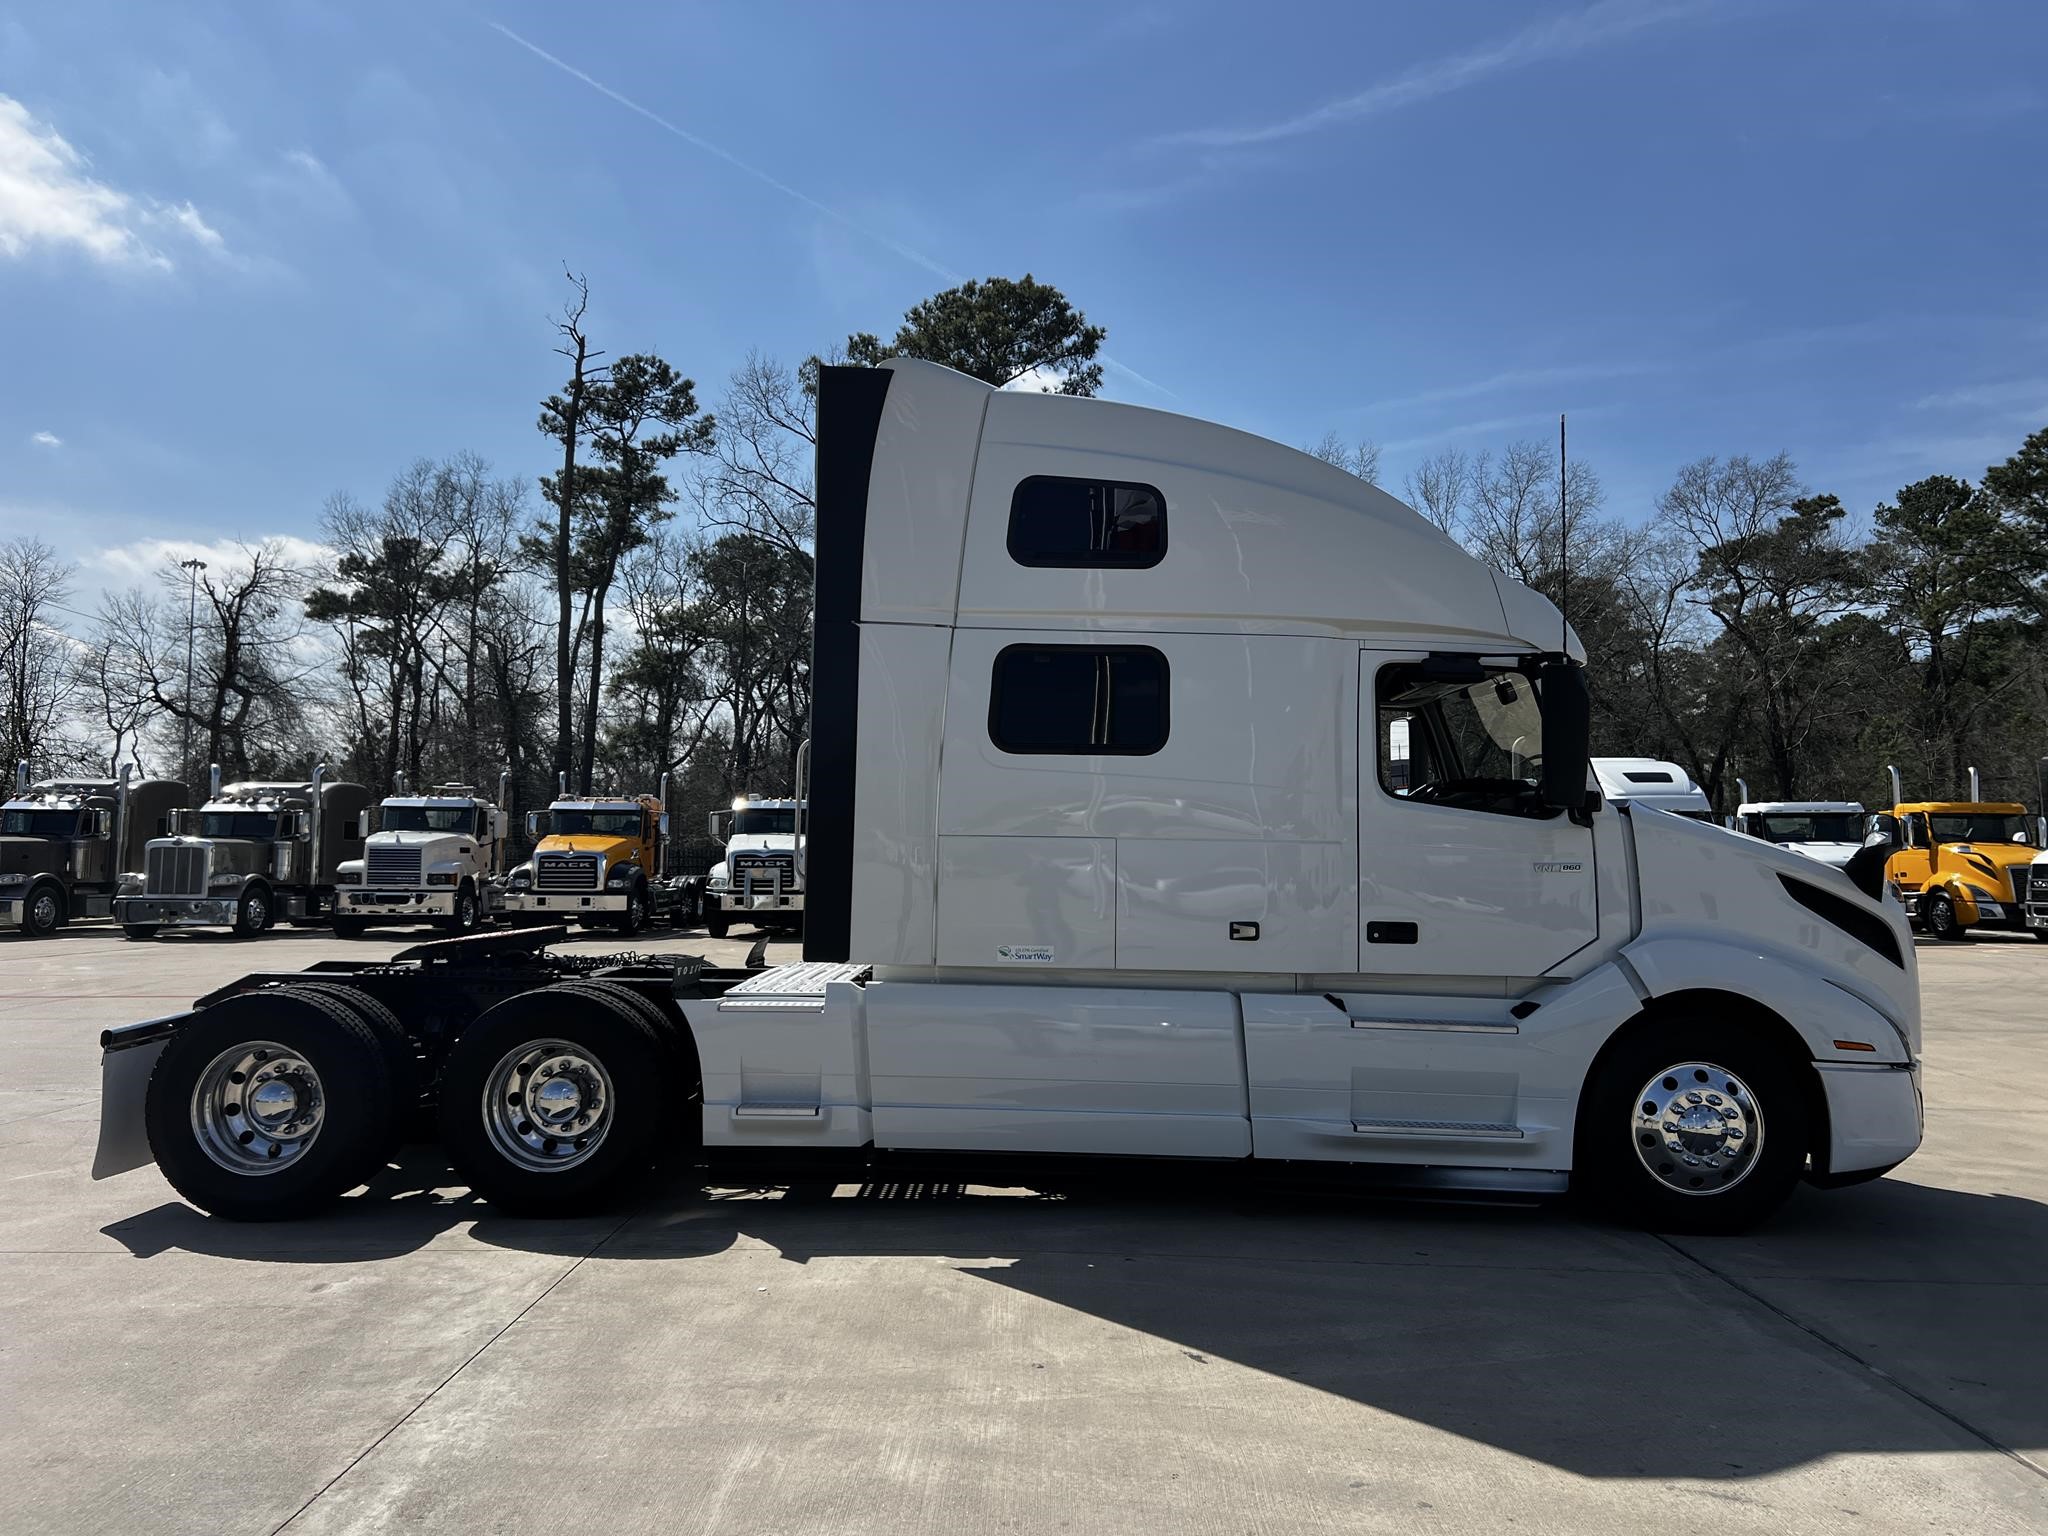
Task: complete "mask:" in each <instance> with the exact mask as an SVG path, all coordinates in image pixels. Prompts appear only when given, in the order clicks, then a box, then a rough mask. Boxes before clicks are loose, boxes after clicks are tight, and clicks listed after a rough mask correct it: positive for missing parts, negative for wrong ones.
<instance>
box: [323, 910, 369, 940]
mask: <svg viewBox="0 0 2048 1536" xmlns="http://www.w3.org/2000/svg"><path fill="white" fill-rule="evenodd" d="M327 922H328V926H329V927H331V928H332V929H333V930H334V936H335V937H336V938H337V939H360V938H361V937H362V936H363V934H364V933H365V932H367V931H368V929H369V926H370V925H369V924H368V923H366V922H364V921H363V920H362V919H361V918H360V917H343V916H342V915H341V914H340V913H339V912H337V913H335V914H334V916H332V917H330V918H329V919H328V920H327Z"/></svg>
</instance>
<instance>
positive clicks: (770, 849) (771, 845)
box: [725, 832, 796, 859]
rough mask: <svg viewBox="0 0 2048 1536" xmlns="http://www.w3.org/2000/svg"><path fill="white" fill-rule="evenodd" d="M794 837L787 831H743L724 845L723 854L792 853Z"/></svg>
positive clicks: (794, 850)
mask: <svg viewBox="0 0 2048 1536" xmlns="http://www.w3.org/2000/svg"><path fill="white" fill-rule="evenodd" d="M794 852H796V838H795V836H794V835H793V834H791V833H788V832H743V833H740V834H738V835H737V836H735V837H734V838H733V839H732V841H730V842H729V843H727V844H726V845H725V856H726V858H727V859H730V858H731V857H732V856H733V855H734V854H736V853H794Z"/></svg>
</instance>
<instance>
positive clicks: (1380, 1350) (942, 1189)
mask: <svg viewBox="0 0 2048 1536" xmlns="http://www.w3.org/2000/svg"><path fill="white" fill-rule="evenodd" d="M438 1178H445V1169H442V1168H440V1167H439V1166H438V1165H437V1164H435V1163H434V1161H433V1160H432V1159H431V1158H426V1159H423V1160H422V1162H421V1163H420V1164H418V1165H401V1166H400V1167H399V1168H396V1169H394V1170H392V1172H391V1174H390V1175H389V1176H388V1177H387V1178H386V1179H383V1180H380V1181H379V1182H378V1184H377V1185H373V1186H372V1187H371V1189H370V1190H369V1191H367V1192H366V1193H365V1194H364V1195H361V1196H358V1197H357V1198H355V1199H353V1200H350V1201H346V1202H344V1204H343V1207H342V1208H341V1209H340V1210H339V1211H337V1212H336V1213H334V1214H332V1215H329V1216H326V1217H323V1218H320V1219H317V1220H313V1221H305V1222H295V1223H289V1224H282V1225H278V1226H253V1227H252V1226H238V1225H235V1224H232V1223H225V1222H217V1221H214V1220H211V1219H210V1218H207V1217H204V1216H201V1215H199V1214H198V1213H197V1212H194V1211H192V1210H190V1209H188V1208H186V1207H184V1206H181V1205H175V1204H167V1205H163V1206H159V1207H157V1208H156V1209H155V1210H152V1211H148V1212H144V1213H142V1214H141V1215H138V1216H136V1217H133V1218H130V1219H128V1220H125V1221H121V1222H117V1223H114V1224H113V1225H111V1226H109V1227H107V1228H106V1229H105V1231H106V1233H107V1235H109V1236H111V1237H114V1238H116V1239H118V1240H119V1241H120V1242H122V1243H123V1244H125V1245H126V1246H127V1247H128V1248H129V1249H130V1251H131V1252H133V1253H135V1254H136V1255H137V1256H138V1257H147V1256H150V1255H153V1254H155V1253H159V1252H162V1251H164V1250H166V1249H173V1248H176V1249H183V1250H187V1251H191V1252H196V1253H202V1254H211V1255H215V1256H218V1257H222V1258H230V1259H244V1260H252V1261H265V1262H273V1263H276V1262H285V1263H293V1262H302V1263H352V1262H362V1261H366V1260H369V1261H374V1260H381V1259H387V1258H395V1257H398V1256H400V1255H403V1254H406V1253H410V1252H413V1251H416V1250H418V1249H421V1248H424V1247H427V1246H429V1245H433V1244H437V1243H465V1242H480V1243H485V1244H490V1245H494V1246H499V1247H503V1248H506V1249H511V1250H517V1251H520V1252H527V1253H541V1254H551V1255H558V1256H561V1257H564V1258H572V1259H581V1258H588V1257H595V1258H598V1259H601V1260H603V1261H606V1262H611V1261H618V1260H637V1261H644V1262H649V1263H661V1262H669V1263H682V1264H689V1263H690V1262H692V1261H698V1260H708V1259H711V1258H713V1257H715V1256H718V1255H723V1254H728V1253H734V1252H738V1251H741V1250H746V1249H755V1250H767V1251H771V1252H772V1253H774V1254H775V1255H778V1256H779V1257H780V1258H781V1259H782V1260H785V1261H787V1262H790V1263H794V1264H801V1265H808V1264H811V1263H813V1262H819V1261H825V1262H830V1261H837V1260H862V1259H870V1258H887V1257H899V1256H908V1257H931V1258H944V1259H946V1260H948V1261H949V1262H950V1263H951V1264H952V1265H953V1268H954V1270H955V1272H956V1273H957V1274H958V1275H959V1276H961V1277H962V1278H963V1279H968V1278H971V1279H972V1280H973V1281H974V1282H975V1283H977V1284H987V1285H995V1286H1001V1287H1004V1288H1006V1289H1008V1290H1010V1291H1012V1292H1015V1293H1018V1295H1019V1296H1026V1297H1033V1298H1037V1299H1038V1300H1040V1301H1042V1302H1045V1303H1048V1304H1050V1305H1052V1306H1055V1307H1059V1308H1066V1309H1071V1310H1073V1311H1076V1312H1081V1313H1085V1314H1088V1315H1090V1316H1092V1317H1096V1318H1100V1319H1103V1320H1106V1321H1109V1322H1112V1323H1115V1324H1117V1325H1119V1326H1121V1327H1122V1328H1125V1329H1129V1330H1131V1331H1132V1332H1133V1334H1134V1335H1137V1336H1139V1337H1137V1338H1136V1339H1134V1340H1133V1341H1132V1347H1134V1348H1138V1349H1141V1350H1145V1349H1149V1348H1152V1347H1155V1346H1156V1347H1157V1348H1159V1349H1163V1350H1167V1351H1170V1352H1171V1354H1172V1355H1173V1356H1175V1357H1176V1358H1174V1359H1171V1360H1169V1361H1168V1362H1167V1364H1168V1366H1169V1367H1170V1369H1171V1370H1174V1371H1178V1370H1182V1369H1184V1370H1186V1371H1188V1372H1204V1371H1213V1370H1217V1369H1224V1370H1228V1369H1230V1368H1232V1367H1238V1368H1250V1369H1252V1370H1255V1371H1257V1372H1260V1373H1263V1374H1264V1375H1266V1376H1268V1377H1278V1378H1284V1379H1286V1380H1290V1381H1293V1382H1297V1383H1300V1384H1301V1385H1303V1386H1306V1387H1310V1388H1314V1389H1316V1390H1318V1391H1320V1392H1325V1393H1332V1394H1336V1395H1338V1396H1340V1397H1343V1398H1347V1399H1350V1400H1352V1401H1354V1402H1356V1403H1359V1404H1362V1405H1365V1406H1367V1407H1369V1408H1372V1409H1376V1410H1379V1411H1383V1412H1386V1413H1391V1414H1396V1415H1399V1416H1400V1417H1402V1418H1405V1419H1410V1420H1414V1421H1417V1422H1420V1423H1424V1424H1428V1425H1432V1426H1435V1427H1437V1428H1439V1429H1443V1430H1447V1431H1450V1432H1451V1433H1454V1434H1457V1435H1460V1436H1463V1437H1465V1438H1468V1439H1471V1440H1475V1441H1479V1442H1482V1443H1485V1444H1487V1445H1491V1446H1496V1447H1499V1448H1501V1449H1503V1450H1507V1451H1510V1452H1512V1453H1514V1454H1516V1455H1520V1456H1526V1457H1530V1458H1533V1459H1536V1460H1539V1461H1542V1462H1546V1463H1549V1464H1551V1465H1553V1466H1556V1467H1559V1468H1562V1469H1565V1470H1567V1471H1571V1472H1574V1473H1578V1474H1580V1475H1582V1476H1587V1477H1598V1478H1618V1477H1667V1478H1670V1477H1680V1478H1698V1479H1710V1480H1711V1479H1740V1478H1748V1477H1754V1476H1758V1475H1761V1474H1764V1473H1768V1472H1772V1471H1776V1470H1780V1469H1783V1468H1786V1467H1791V1466H1796V1465H1800V1464H1804V1463H1809V1462H1814V1461H1819V1460H1822V1459H1825V1458H1827V1457H1830V1456H1837V1455H1842V1454H1845V1453H1892V1452H1900V1453H1916V1452H1919V1453H1933V1452H1954V1451H1976V1452H1982V1451H1985V1450H1987V1449H1991V1448H1998V1449H2004V1448H2007V1447H2017V1448H2020V1449H2021V1450H2025V1449H2027V1448H2030V1447H2031V1448H2035V1449H2038V1448H2039V1447H2041V1446H2042V1445H2044V1444H2048V1392H2043V1391H2042V1390H2041V1385H2040V1372H2039V1368H2038V1366H2039V1362H2038V1356H2037V1355H2036V1353H2035V1352H2033V1351H2032V1350H2031V1349H2030V1348H2028V1347H2024V1346H2022V1345H2021V1341H2023V1340H2025V1339H2028V1338H2035V1339H2038V1338H2039V1336H2040V1335H2039V1331H2038V1330H2039V1326H2040V1317H2041V1315H2042V1310H2043V1308H2042V1302H2043V1300H2044V1296H2048V1288H2044V1286H2043V1284H2042V1282H2041V1281H2040V1279H2039V1276H2040V1274H2041V1271H2042V1268H2043V1261H2044V1260H2048V1207H2044V1206H2043V1205H2042V1204H2040V1203H2038V1202H2036V1201H2033V1200H2028V1199H2023V1198H2018V1197H2013V1196H1995V1195H1994V1196H1980V1195H1971V1194H1965V1193H1960V1192H1957V1191H1951V1190H1943V1189H1935V1188H1929V1187H1926V1186H1921V1185H1915V1184H1909V1183H1904V1182H1900V1181H1896V1180H1885V1181H1882V1182H1880V1183H1877V1184H1873V1185H1870V1186H1867V1187H1864V1188H1860V1189H1854V1190H1846V1191H1837V1192H1834V1193H1832V1194H1828V1195H1824V1196H1816V1195H1810V1194H1806V1193H1802V1195H1801V1196H1800V1197H1798V1198H1796V1199H1795V1200H1794V1201H1793V1203H1792V1205H1791V1206H1790V1207H1788V1209H1787V1210H1786V1211H1785V1212H1784V1213H1783V1214H1782V1215H1781V1217H1780V1218H1779V1219H1778V1220H1777V1221H1776V1222H1775V1223H1773V1224H1772V1225H1771V1226H1770V1227H1768V1228H1767V1229H1765V1230H1763V1231H1761V1232H1758V1233H1754V1234H1751V1235H1749V1236H1746V1237H1741V1238H1714V1239H1705V1238H1682V1239H1662V1238H1654V1237H1648V1236H1645V1235H1643V1234H1640V1233H1635V1232H1627V1231H1620V1230H1615V1229H1610V1228H1605V1227H1601V1226H1597V1225H1593V1224H1589V1223H1586V1222H1583V1221H1580V1220H1578V1219H1576V1218H1574V1217H1573V1216H1572V1215H1570V1214H1569V1213H1568V1212H1566V1211H1565V1210H1563V1209H1560V1208H1558V1207H1554V1206H1552V1207H1534V1208H1507V1207H1499V1206H1471V1205H1439V1204H1422V1203H1412V1202H1402V1201H1387V1200H1372V1201H1361V1200H1359V1199H1356V1198H1351V1197H1343V1196H1329V1195H1324V1194H1314V1195H1303V1194H1300V1193H1288V1192H1284V1191H1274V1190H1272V1189H1270V1188H1264V1187H1257V1186H1251V1187H1242V1186H1241V1187H1236V1188H1230V1189H1225V1190H1223V1191H1222V1192H1218V1191H1217V1190H1215V1189H1214V1188H1204V1189H1201V1190H1197V1189H1195V1188H1194V1187H1193V1186H1192V1185H1187V1184H1183V1183H1181V1182H1179V1181H1176V1180H1164V1181H1162V1180H1160V1179H1157V1178H1154V1179H1151V1180H1149V1181H1148V1182H1146V1183H1145V1184H1143V1185H1139V1184H1136V1183H1131V1184H1124V1185H1116V1184H1090V1185H1087V1186H1085V1187H1083V1186H1078V1185H1069V1186H1064V1187H1049V1188H1047V1189H1045V1190H1033V1191H1020V1190H991V1189H983V1188H980V1187H969V1186H963V1185H951V1184H930V1183H924V1184H920V1183H898V1184H889V1183H875V1184H868V1185H862V1186H858V1187H857V1188H856V1187H855V1186H848V1185H840V1186H836V1187H835V1186H833V1185H831V1184H829V1183H818V1184H797V1185H789V1186H780V1187H778V1188H777V1189H775V1190H747V1189H733V1188H715V1189H710V1190H706V1189H702V1188H693V1187H688V1186H685V1185H681V1184H674V1183H672V1184H667V1185H664V1186H662V1187H658V1188H656V1189H655V1190H653V1191H652V1192H651V1193H649V1194H648V1195H647V1196H646V1198H645V1199H644V1201H643V1203H642V1204H641V1205H640V1206H639V1207H638V1208H637V1209H634V1210H633V1211H631V1212H621V1213H614V1214H612V1215H609V1216H593V1217H589V1218H581V1219H578V1220H574V1221H519V1220H512V1219H507V1218H502V1217H498V1216H495V1215H494V1214H493V1213H492V1212H491V1210H490V1208H489V1207H488V1206H485V1205H482V1204H481V1203H478V1202H475V1201H473V1200H468V1199H457V1200H451V1199H449V1198H447V1197H446V1196H445V1195H444V1194H441V1193H438V1192H436V1191H435V1190H434V1189H433V1188H432V1187H431V1185H432V1183H433V1181H434V1180H436V1179H438ZM465 1226H466V1227H467V1231H466V1232H460V1231H458V1229H460V1228H463V1227H465ZM586 1273H587V1272H586ZM578 1278H579V1279H581V1278H582V1277H581V1276H579V1277H578ZM687 1283H688V1279H687V1277H686V1276H679V1277H678V1285H679V1286H680V1285H683V1284H687ZM876 1283H878V1284H880V1283H885V1282H882V1281H877V1282H876ZM970 1304H971V1303H970ZM793 1322H794V1325H795V1326H799V1327H800V1326H802V1323H801V1320H800V1319H798V1320H793ZM790 1325H791V1324H789V1323H785V1324H784V1325H783V1326H790ZM691 1326H692V1324H691V1321H690V1318H689V1317H688V1315H686V1309H684V1312H683V1313H682V1314H679V1315H670V1314H661V1315H657V1316H653V1317H650V1319H649V1324H648V1327H649V1333H648V1336H647V1338H646V1339H645V1340H643V1342H644V1343H646V1344H648V1346H649V1347H663V1348H671V1349H674V1350H676V1351H678V1352H687V1351H688V1350H689V1349H690V1348H691V1347H692V1346H691V1339H690V1329H691ZM912 1347H915V1346H912ZM1018 1347H1019V1348H1020V1349H1021V1348H1024V1347H1025V1346H1023V1345H1021V1344H1020V1345H1019V1346H1018ZM1048 1368H1053V1369H1065V1370H1069V1371H1074V1370H1080V1371H1084V1372H1085V1371H1088V1370H1090V1369H1091V1367H1090V1364H1089V1362H1087V1361H1082V1360H1073V1359H1068V1360H1065V1361H1064V1362H1058V1361H1056V1362H1053V1364H1052V1366H1051V1367H1048V1365H1047V1363H1046V1362H1044V1361H1042V1360H1041V1361H1036V1362H1034V1361H1032V1360H1029V1359H1025V1358H1023V1357H1021V1356H1020V1358H1019V1360H1018V1362H1017V1369H1018V1371H1019V1373H1020V1382H1028V1381H1029V1380H1030V1379H1032V1378H1034V1377H1035V1378H1036V1380H1037V1381H1038V1382H1039V1383H1042V1384H1045V1385H1044V1386H1043V1389H1044V1390H1059V1388H1058V1387H1055V1386H1054V1385H1052V1384H1050V1383H1049V1381H1048V1378H1046V1377H1044V1376H1043V1375H1041V1374H1039V1373H1040V1372H1042V1371H1043V1370H1045V1369H1048ZM1096 1369H1099V1367H1096ZM1148 1379H1155V1380H1156V1379H1157V1378H1156V1377H1153V1376H1148ZM1024 1389H1025V1390H1029V1388H1028V1386H1026V1387H1025V1388H1024ZM1086 1389H1087V1388H1084V1387H1082V1386H1081V1385H1080V1384H1072V1385H1069V1386H1067V1387H1066V1388H1065V1390H1086ZM1188 1389H1189V1390H1190V1391H1195V1390H1198V1389H1202V1390H1213V1387H1208V1386H1207V1384H1206V1382H1203V1381H1198V1380H1197V1379H1196V1378H1194V1377H1192V1376H1191V1377H1190V1378H1189V1379H1188ZM1103 1390H1113V1388H1112V1387H1110V1386H1104V1387H1103Z"/></svg>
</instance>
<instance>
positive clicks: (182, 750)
mask: <svg viewBox="0 0 2048 1536" xmlns="http://www.w3.org/2000/svg"><path fill="white" fill-rule="evenodd" d="M178 564H179V565H180V566H182V567H183V568H184V569H186V570H188V571H190V572H191V573H192V576H191V580H190V582H189V584H188V588H187V592H186V597H185V721H184V727H185V728H184V732H183V734H182V735H181V736H180V737H179V740H178V771H179V772H180V773H185V774H189V773H190V772H191V768H192V637H193V635H194V634H195V633H197V631H198V628H199V573H200V572H201V571H203V570H205V569H206V562H205V561H204V560H180V561H179V562H178Z"/></svg>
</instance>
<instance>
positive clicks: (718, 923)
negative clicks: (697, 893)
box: [704, 901, 732, 939]
mask: <svg viewBox="0 0 2048 1536" xmlns="http://www.w3.org/2000/svg"><path fill="white" fill-rule="evenodd" d="M704 931H705V932H706V933H708V934H710V935H711V937H712V938H714V939H722V938H724V937H725V936H726V934H727V933H729V932H731V931H732V918H731V917H730V916H729V915H728V914H727V913H726V910H725V908H724V906H723V905H721V904H720V903H718V902H715V901H714V902H712V903H711V905H710V907H709V908H708V909H707V910H706V911H705V913H704Z"/></svg>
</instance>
